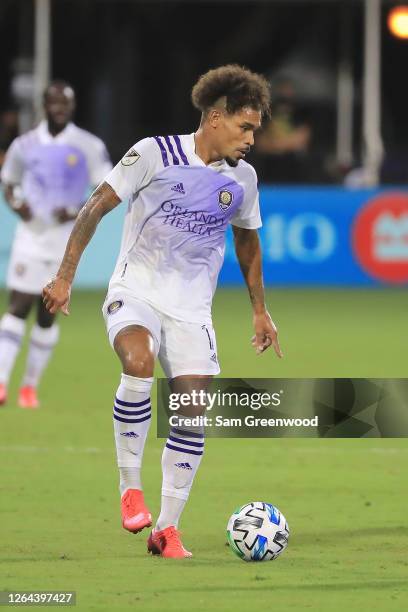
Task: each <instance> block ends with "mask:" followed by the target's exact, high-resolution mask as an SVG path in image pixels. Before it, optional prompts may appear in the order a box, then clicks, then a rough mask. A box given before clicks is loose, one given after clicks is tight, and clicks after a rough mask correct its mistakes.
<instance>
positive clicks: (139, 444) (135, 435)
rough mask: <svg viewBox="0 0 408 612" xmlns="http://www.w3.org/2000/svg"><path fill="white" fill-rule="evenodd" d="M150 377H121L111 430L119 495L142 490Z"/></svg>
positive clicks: (150, 415)
mask: <svg viewBox="0 0 408 612" xmlns="http://www.w3.org/2000/svg"><path fill="white" fill-rule="evenodd" d="M152 384H153V378H137V377H135V376H129V375H128V374H122V378H121V382H120V385H119V388H118V390H117V392H116V397H115V403H114V407H113V427H114V433H115V443H116V455H117V460H118V467H119V473H120V493H121V495H123V494H124V493H125V491H126V490H127V489H139V490H142V482H141V477H140V471H141V467H142V459H143V451H144V446H145V442H146V438H147V434H148V431H149V427H150V423H151V420H152V408H151V402H150V392H151V388H152Z"/></svg>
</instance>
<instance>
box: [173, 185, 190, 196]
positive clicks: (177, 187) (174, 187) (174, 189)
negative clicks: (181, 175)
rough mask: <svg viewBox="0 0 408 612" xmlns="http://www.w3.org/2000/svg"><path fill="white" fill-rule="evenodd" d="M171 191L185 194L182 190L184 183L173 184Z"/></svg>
mask: <svg viewBox="0 0 408 612" xmlns="http://www.w3.org/2000/svg"><path fill="white" fill-rule="evenodd" d="M171 190H172V191H177V193H182V194H183V195H185V194H186V192H185V191H184V185H183V183H177V185H174V186H173V187H172V188H171Z"/></svg>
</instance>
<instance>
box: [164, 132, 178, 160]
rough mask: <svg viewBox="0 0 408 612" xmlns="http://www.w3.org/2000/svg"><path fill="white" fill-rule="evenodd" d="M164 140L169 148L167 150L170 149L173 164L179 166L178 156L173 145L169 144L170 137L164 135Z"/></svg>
mask: <svg viewBox="0 0 408 612" xmlns="http://www.w3.org/2000/svg"><path fill="white" fill-rule="evenodd" d="M164 140H165V141H166V144H167V146H168V148H169V151H170V155H171V156H172V158H173V164H174V165H175V166H179V165H180V160H179V158H178V157H177V155H176V154H175V153H174V149H173V145H172V144H171V140H170V138H169V137H168V136H165V137H164Z"/></svg>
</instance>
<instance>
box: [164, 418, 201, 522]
mask: <svg viewBox="0 0 408 612" xmlns="http://www.w3.org/2000/svg"><path fill="white" fill-rule="evenodd" d="M203 453H204V432H203V428H199V427H185V426H183V429H181V428H175V427H173V428H172V429H171V430H170V434H169V437H168V438H167V442H166V445H165V447H164V450H163V455H162V471H163V485H162V499H161V509H160V516H159V518H158V519H157V524H156V529H157V530H158V531H161V530H162V529H165V528H166V527H169V526H170V525H174V526H175V527H177V526H178V523H179V520H180V516H181V513H182V512H183V509H184V506H185V504H186V501H187V499H188V496H189V494H190V489H191V487H192V484H193V480H194V477H195V475H196V473H197V470H198V468H199V466H200V463H201V458H202V456H203Z"/></svg>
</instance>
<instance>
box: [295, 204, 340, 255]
mask: <svg viewBox="0 0 408 612" xmlns="http://www.w3.org/2000/svg"><path fill="white" fill-rule="evenodd" d="M310 229H312V230H313V231H314V232H315V233H316V240H315V244H314V245H313V247H310V246H307V245H306V243H305V231H306V230H310ZM287 244H288V250H289V252H290V254H291V256H292V257H293V258H294V259H297V260H298V261H304V262H307V263H315V262H318V261H322V260H323V259H326V258H327V257H329V256H330V255H331V254H332V252H333V250H334V247H335V244H336V232H335V228H334V227H333V224H332V223H331V221H330V220H329V219H328V218H327V217H324V216H323V215H319V214H317V213H305V214H303V215H296V217H293V219H292V220H291V222H290V223H289V224H288V233H287Z"/></svg>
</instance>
